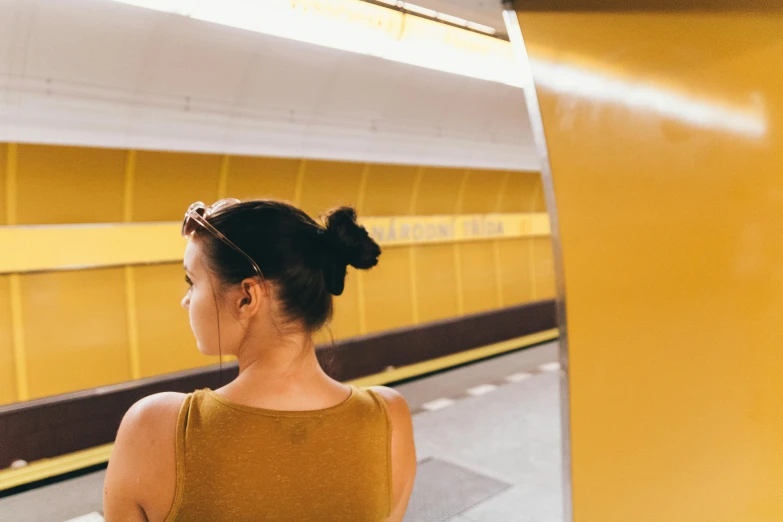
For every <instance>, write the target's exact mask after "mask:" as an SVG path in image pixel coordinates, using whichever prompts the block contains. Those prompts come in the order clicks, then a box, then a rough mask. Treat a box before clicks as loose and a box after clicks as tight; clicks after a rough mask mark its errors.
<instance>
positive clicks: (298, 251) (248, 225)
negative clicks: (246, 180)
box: [196, 200, 381, 331]
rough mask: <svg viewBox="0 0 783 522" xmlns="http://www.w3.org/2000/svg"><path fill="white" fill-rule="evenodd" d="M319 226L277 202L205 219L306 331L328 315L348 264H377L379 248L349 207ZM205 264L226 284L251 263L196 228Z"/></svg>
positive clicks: (241, 206)
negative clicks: (257, 271)
mask: <svg viewBox="0 0 783 522" xmlns="http://www.w3.org/2000/svg"><path fill="white" fill-rule="evenodd" d="M323 219H324V223H325V226H322V225H320V224H319V223H318V222H316V221H315V220H314V219H312V218H311V217H310V216H308V215H307V214H306V213H305V212H303V211H302V210H300V209H298V208H296V207H294V206H293V205H290V204H288V203H285V202H282V201H275V200H251V201H244V202H241V203H237V204H234V205H229V206H227V207H225V208H222V209H220V210H218V211H216V212H215V213H214V214H212V215H211V216H210V217H209V223H210V224H211V225H213V226H214V227H215V228H217V229H218V230H219V231H220V232H222V233H223V234H224V235H226V236H227V237H228V238H229V239H230V240H231V241H232V242H233V243H234V244H235V245H237V246H238V247H239V248H241V249H242V250H243V251H244V252H245V253H246V254H247V255H248V256H250V257H251V258H252V259H253V261H255V262H256V264H257V265H258V267H259V268H260V269H261V273H262V274H263V276H264V279H265V280H267V281H270V282H272V283H274V284H275V286H276V288H277V291H278V297H279V299H280V301H281V303H282V309H283V312H284V314H285V316H286V319H287V320H290V321H300V322H301V323H302V324H303V325H304V327H305V328H306V329H307V330H308V331H315V330H318V329H319V328H321V327H322V326H323V325H324V324H325V323H326V322H327V321H328V320H329V319H330V318H331V316H332V312H333V304H332V296H333V295H340V294H342V293H343V289H344V287H345V275H346V269H347V267H348V265H351V266H353V267H354V268H359V269H368V268H371V267H373V266H375V265H376V264H378V256H380V254H381V248H380V247H379V246H378V244H377V243H376V242H375V241H373V239H372V238H370V236H369V234H368V233H367V230H365V228H364V227H362V226H361V225H359V224H358V223H357V222H356V212H355V211H354V209H353V208H351V207H339V208H336V209H332V210H330V211H328V212H327V213H326V214H325V215H324V218H323ZM196 234H197V235H198V237H199V239H200V240H201V241H202V242H203V243H202V245H203V250H204V253H205V257H206V263H207V266H208V267H209V268H210V270H211V271H212V272H214V273H215V274H216V275H217V277H218V279H219V280H220V281H221V282H222V283H223V284H225V285H233V284H238V283H239V282H241V281H242V280H243V279H245V278H248V277H253V276H254V275H255V271H254V269H253V267H252V265H251V264H250V263H249V262H248V260H247V259H245V258H244V257H243V256H241V255H240V254H239V253H237V252H236V251H235V250H233V249H231V248H230V247H228V246H227V245H226V244H225V243H223V242H222V241H220V240H219V239H218V238H216V237H215V236H214V235H213V234H210V233H209V232H208V231H207V230H206V229H203V228H200V229H198V230H197V232H196Z"/></svg>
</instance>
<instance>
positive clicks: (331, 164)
mask: <svg viewBox="0 0 783 522" xmlns="http://www.w3.org/2000/svg"><path fill="white" fill-rule="evenodd" d="M363 170H364V165H363V164H362V163H348V162H342V161H314V160H313V161H311V160H308V161H307V164H306V167H305V175H304V180H303V184H302V199H301V201H300V207H301V208H302V210H304V211H305V212H307V213H308V214H310V215H311V216H312V217H317V216H319V215H320V214H321V213H322V212H324V211H326V210H329V209H330V208H333V207H339V206H342V205H353V206H356V202H357V200H358V198H359V186H360V185H361V179H362V171H363Z"/></svg>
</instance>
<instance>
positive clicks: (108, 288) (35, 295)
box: [21, 268, 131, 398]
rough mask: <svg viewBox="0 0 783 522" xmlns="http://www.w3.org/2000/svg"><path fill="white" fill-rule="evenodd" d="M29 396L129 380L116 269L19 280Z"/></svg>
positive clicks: (122, 304)
mask: <svg viewBox="0 0 783 522" xmlns="http://www.w3.org/2000/svg"><path fill="white" fill-rule="evenodd" d="M21 286H22V319H23V322H24V337H25V349H26V350H25V351H26V354H27V367H28V375H29V386H30V397H31V398H37V397H46V396H49V395H55V394H58V393H65V392H70V391H75V390H81V389H86V388H93V387H95V386H102V385H106V384H111V383H117V382H122V381H126V380H129V379H130V377H131V371H130V359H129V351H128V329H127V323H126V312H125V276H124V271H123V269H122V268H108V269H100V270H84V271H72V272H51V273H41V274H28V275H24V276H22V282H21Z"/></svg>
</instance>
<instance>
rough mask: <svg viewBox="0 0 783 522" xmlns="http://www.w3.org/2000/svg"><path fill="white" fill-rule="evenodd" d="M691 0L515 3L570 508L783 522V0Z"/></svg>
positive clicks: (647, 518)
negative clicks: (557, 344) (539, 174)
mask: <svg viewBox="0 0 783 522" xmlns="http://www.w3.org/2000/svg"><path fill="white" fill-rule="evenodd" d="M689 3H690V4H692V5H690V6H683V4H689ZM696 4H697V3H696V2H679V3H676V2H665V1H663V0H659V1H655V0H653V1H650V2H644V3H642V2H638V1H637V2H634V1H626V0H605V1H602V2H597V1H588V0H579V1H576V0H574V1H571V2H566V1H561V0H526V1H525V2H518V10H517V17H515V16H513V14H512V15H511V16H509V14H507V15H506V22H507V26H508V27H509V32H510V35H511V39H512V41H513V42H514V43H515V45H516V47H517V49H519V50H521V51H523V52H524V50H525V48H526V52H527V55H528V56H529V59H530V61H529V69H528V71H529V73H531V74H532V79H533V80H534V83H535V90H533V89H526V95H527V101H528V108H529V112H530V114H531V118H532V124H533V128H534V129H535V133H536V134H537V142H538V145H539V150H540V152H541V153H542V157H544V158H545V159H546V157H547V156H546V154H547V153H548V159H549V161H548V163H547V164H546V165H545V167H544V180H545V181H544V182H545V188H546V191H547V198H548V204H549V212H550V215H551V222H552V229H553V238H554V241H555V243H556V252H557V257H558V261H557V262H558V263H560V268H561V271H560V274H559V278H560V280H559V295H558V299H559V302H560V305H561V307H563V308H562V310H563V312H565V313H566V315H567V337H564V338H562V339H561V343H562V344H563V349H564V350H566V352H565V354H567V363H568V365H567V368H568V389H567V391H568V392H569V397H570V400H569V401H568V403H567V406H569V407H570V415H568V414H567V415H566V419H565V420H566V421H569V420H570V433H566V438H565V442H566V450H568V446H569V445H570V452H571V460H570V466H569V465H568V462H567V463H566V468H567V470H569V469H570V477H567V479H566V481H567V483H570V485H571V494H572V498H573V503H572V507H573V513H572V517H573V518H572V520H574V521H576V522H629V521H633V522H707V521H727V522H728V521H731V522H735V521H736V522H773V521H775V522H777V521H780V520H783V494H781V484H783V413H781V411H782V407H781V398H782V397H783V377H781V376H783V132H781V129H782V128H783V65H781V64H783V12H782V11H781V10H780V9H779V8H776V9H775V10H774V11H773V10H770V9H765V6H770V5H772V4H773V2H762V1H757V0H746V1H743V2H725V1H719V0H715V1H713V2H699V3H698V5H701V6H704V5H705V4H710V8H709V9H700V8H698V7H696ZM517 21H518V25H517V23H516V22H517ZM520 27H521V37H522V38H523V39H524V45H522V43H521V39H520V38H519V34H518V33H517V31H518V30H519V28H520ZM539 108H540V112H539ZM545 163H546V162H545ZM560 250H562V251H560ZM566 290H567V291H566ZM564 317H565V315H564ZM566 411H568V410H566ZM566 427H568V422H566ZM569 479H570V480H569ZM570 508H571V505H568V506H567V511H569V510H570ZM568 515H569V517H568V518H567V520H571V513H568Z"/></svg>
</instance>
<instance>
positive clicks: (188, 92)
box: [0, 0, 538, 169]
mask: <svg viewBox="0 0 783 522" xmlns="http://www.w3.org/2000/svg"><path fill="white" fill-rule="evenodd" d="M487 2H489V0H487ZM447 3H450V2H447ZM461 3H468V2H467V1H466V0H462V2H461ZM482 23H483V22H482ZM3 141H17V142H34V143H57V144H73V145H91V146H108V147H132V148H140V149H164V150H183V151H202V152H220V153H234V154H249V155H267V156H288V157H308V158H323V159H343V160H355V161H375V162H390V163H408V164H426V165H450V166H464V167H482V168H503V169H509V168H511V169H537V168H538V158H537V155H536V153H535V149H534V147H533V141H532V137H531V133H530V129H529V124H528V118H527V112H526V109H525V104H524V99H523V95H522V91H521V90H520V89H518V88H514V87H510V86H507V85H503V84H499V83H494V82H488V81H482V80H477V79H472V78H467V77H464V76H457V75H453V74H448V73H442V72H438V71H433V70H429V69H423V68H419V67H415V66H410V65H405V64H401V63H396V62H391V61H386V60H382V59H379V58H373V57H369V56H363V55H359V54H354V53H349V52H344V51H337V50H333V49H329V48H325V47H319V46H315V45H311V44H305V43H301V42H295V41H292V40H285V39H281V38H276V37H272V36H268V35H263V34H258V33H253V32H248V31H243V30H238V29H233V28H229V27H225V26H220V25H216V24H210V23H207V22H202V21H198V20H193V19H190V18H186V17H181V16H177V15H171V14H166V13H162V12H157V11H152V10H147V9H143V8H138V7H134V6H129V5H124V4H119V3H115V2H109V1H106V0H3V1H0V142H3Z"/></svg>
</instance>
